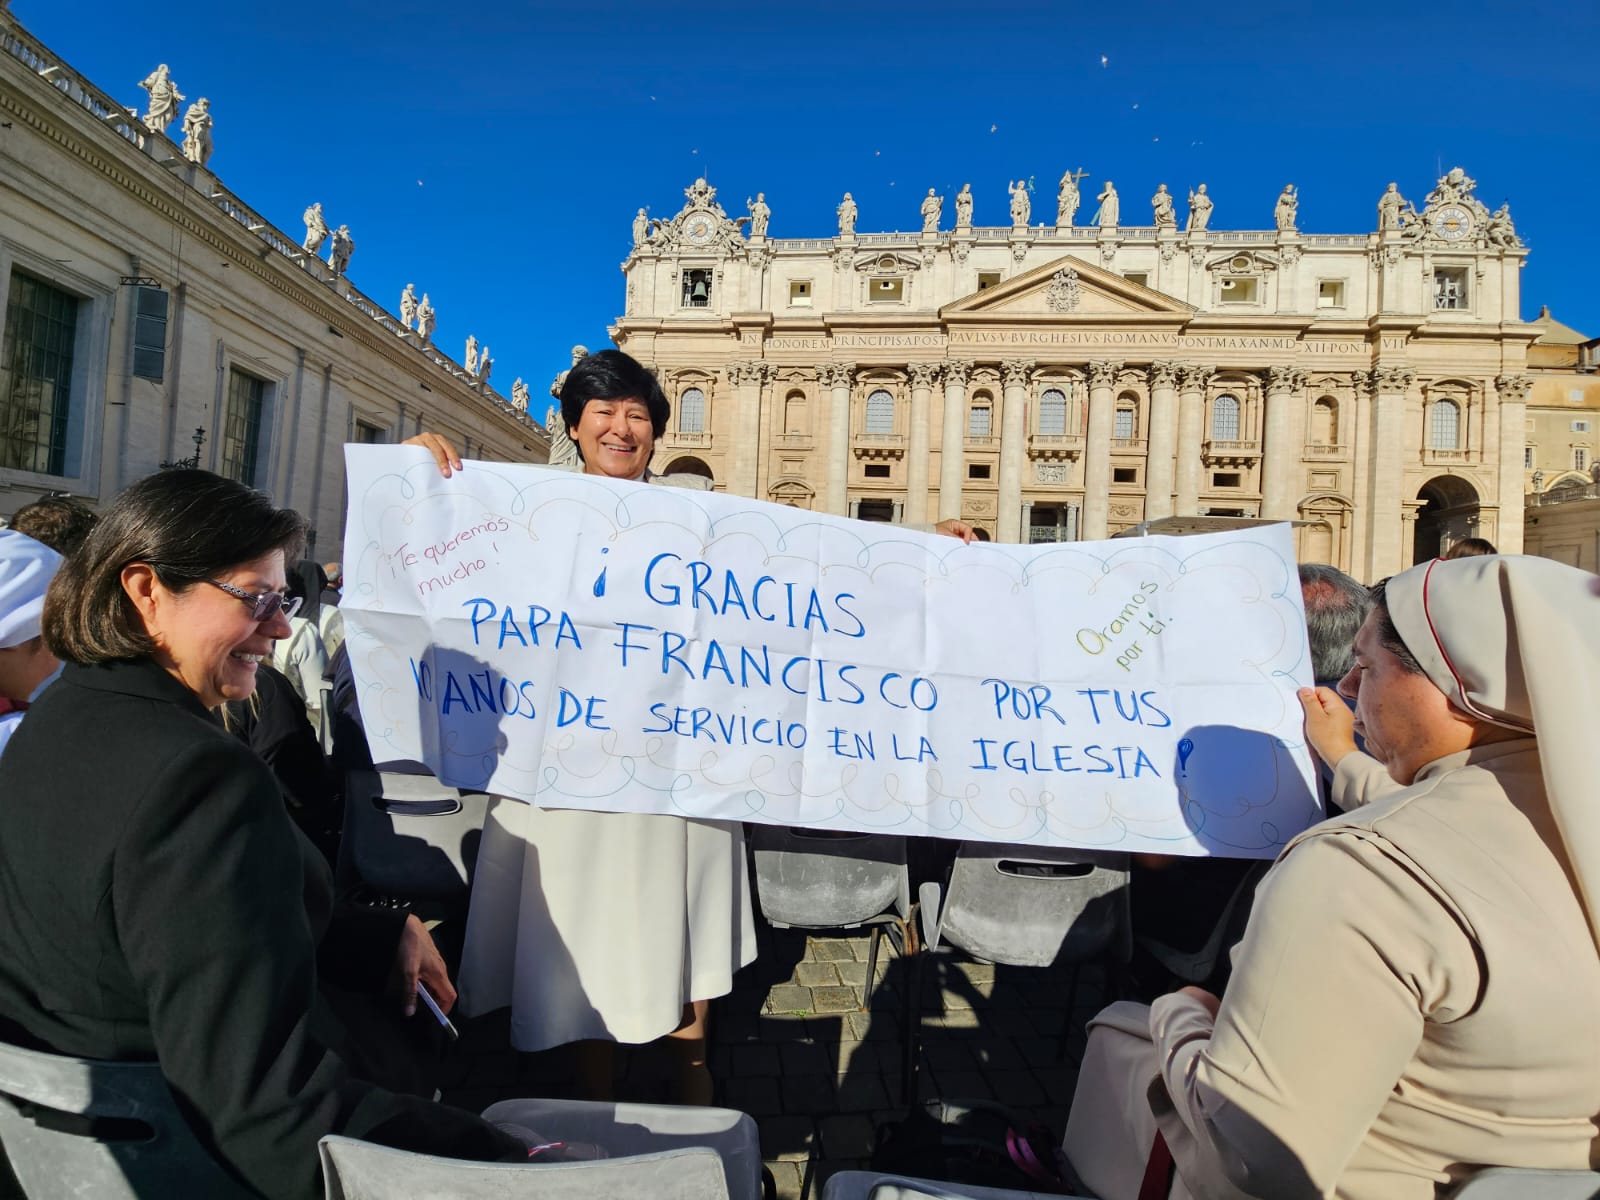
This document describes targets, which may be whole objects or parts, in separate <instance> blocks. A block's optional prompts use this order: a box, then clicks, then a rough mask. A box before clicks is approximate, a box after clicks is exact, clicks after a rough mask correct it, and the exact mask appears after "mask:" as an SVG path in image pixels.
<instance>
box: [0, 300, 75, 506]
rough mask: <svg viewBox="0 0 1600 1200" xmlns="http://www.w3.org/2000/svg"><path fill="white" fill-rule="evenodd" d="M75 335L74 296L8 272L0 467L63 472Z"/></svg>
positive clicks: (0, 351) (1, 348)
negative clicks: (9, 279)
mask: <svg viewBox="0 0 1600 1200" xmlns="http://www.w3.org/2000/svg"><path fill="white" fill-rule="evenodd" d="M77 337H78V300H77V297H75V296H70V295H68V294H67V293H66V292H63V291H61V290H60V289H58V288H54V287H51V286H50V285H49V284H48V283H45V282H44V281H43V280H42V279H35V278H34V277H33V276H31V275H25V274H23V273H22V272H21V271H12V272H11V292H10V298H9V300H7V302H6V331H5V340H4V343H3V345H0V367H3V368H4V370H3V371H0V466H3V467H11V468H13V469H16V470H20V471H37V472H38V473H39V474H41V475H65V474H66V473H67V469H66V468H67V428H68V423H69V420H70V418H71V415H72V350H73V345H74V343H75V342H76V341H77Z"/></svg>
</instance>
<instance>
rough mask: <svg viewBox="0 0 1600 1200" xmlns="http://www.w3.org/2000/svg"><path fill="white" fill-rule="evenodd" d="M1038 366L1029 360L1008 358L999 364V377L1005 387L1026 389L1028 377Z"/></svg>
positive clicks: (1032, 360)
mask: <svg viewBox="0 0 1600 1200" xmlns="http://www.w3.org/2000/svg"><path fill="white" fill-rule="evenodd" d="M1038 365H1039V364H1038V363H1037V362H1036V361H1035V360H1034V359H1031V358H1008V359H1006V360H1005V361H1004V362H1002V363H1001V364H1000V377H1001V378H1002V379H1003V380H1004V381H1005V385H1006V387H1027V386H1028V376H1030V375H1032V374H1033V369H1034V368H1035V367H1037V366H1038Z"/></svg>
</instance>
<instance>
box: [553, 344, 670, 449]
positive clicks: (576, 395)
mask: <svg viewBox="0 0 1600 1200" xmlns="http://www.w3.org/2000/svg"><path fill="white" fill-rule="evenodd" d="M634 399H637V400H639V401H641V402H643V404H644V406H645V407H646V408H647V409H649V410H650V426H651V428H652V429H654V430H655V435H656V437H660V436H661V435H662V434H663V433H665V432H666V431H667V418H668V417H670V416H671V415H672V406H671V405H670V404H668V403H667V396H666V393H665V392H663V391H662V390H661V384H660V383H658V382H657V381H656V377H655V376H654V375H653V374H652V373H651V372H649V371H647V370H645V368H644V366H643V365H642V364H641V363H640V362H639V360H638V359H636V358H633V357H631V356H630V355H627V354H624V353H623V352H622V351H621V350H601V351H600V352H599V353H597V354H590V355H588V356H587V357H585V358H580V359H579V360H578V361H577V362H575V363H573V364H572V370H570V371H568V372H567V378H566V380H565V381H564V382H563V383H562V385H561V420H562V421H563V422H564V423H565V424H566V427H567V434H568V436H569V437H570V436H571V434H572V431H573V429H575V428H576V427H577V424H578V422H579V421H581V420H582V419H583V407H584V405H586V404H588V403H589V401H591V400H634Z"/></svg>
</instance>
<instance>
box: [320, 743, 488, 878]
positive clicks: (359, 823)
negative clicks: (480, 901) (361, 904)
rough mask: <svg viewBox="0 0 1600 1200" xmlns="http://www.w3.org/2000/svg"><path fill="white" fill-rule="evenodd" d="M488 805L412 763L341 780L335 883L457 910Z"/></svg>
mask: <svg viewBox="0 0 1600 1200" xmlns="http://www.w3.org/2000/svg"><path fill="white" fill-rule="evenodd" d="M488 814H489V797H488V796H487V795H486V794H484V793H482V792H463V791H461V790H460V789H459V788H453V787H451V786H449V785H448V784H445V783H441V782H439V780H438V778H436V777H435V776H434V775H433V773H432V772H431V771H429V770H428V768H427V767H425V766H424V765H423V764H421V763H417V762H389V763H380V764H378V765H377V766H376V767H373V768H371V769H365V768H359V769H354V770H350V771H346V772H345V794H344V837H343V840H342V841H341V844H340V860H341V861H340V875H341V878H342V879H345V880H348V879H349V877H350V875H351V874H352V873H353V874H354V875H355V877H356V878H358V879H360V880H361V881H362V882H363V883H365V884H367V885H368V886H369V887H371V888H373V889H374V890H376V891H378V892H380V893H382V894H383V895H385V896H395V897H400V898H403V899H407V900H436V901H448V902H456V903H464V902H465V901H466V898H467V893H468V892H469V891H470V890H471V886H472V869H473V866H474V864H475V862H476V860H477V851H478V841H479V839H480V838H481V836H482V834H483V824H484V821H485V820H486V819H487V817H488Z"/></svg>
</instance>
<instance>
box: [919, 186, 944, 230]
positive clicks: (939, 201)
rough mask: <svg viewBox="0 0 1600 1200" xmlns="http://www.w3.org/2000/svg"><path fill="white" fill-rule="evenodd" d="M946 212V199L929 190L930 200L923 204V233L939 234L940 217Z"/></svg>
mask: <svg viewBox="0 0 1600 1200" xmlns="http://www.w3.org/2000/svg"><path fill="white" fill-rule="evenodd" d="M943 212H944V197H943V196H937V195H935V194H934V191H933V189H932V188H929V189H928V198H927V199H926V200H924V201H923V202H922V232H923V233H938V232H939V217H940V215H941V214H942V213H943Z"/></svg>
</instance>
